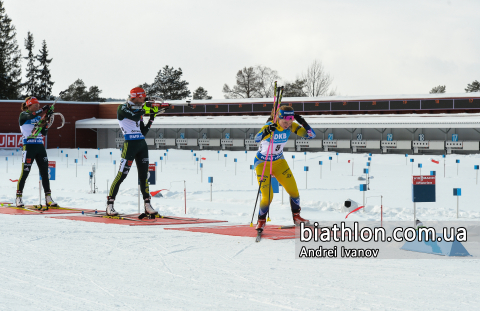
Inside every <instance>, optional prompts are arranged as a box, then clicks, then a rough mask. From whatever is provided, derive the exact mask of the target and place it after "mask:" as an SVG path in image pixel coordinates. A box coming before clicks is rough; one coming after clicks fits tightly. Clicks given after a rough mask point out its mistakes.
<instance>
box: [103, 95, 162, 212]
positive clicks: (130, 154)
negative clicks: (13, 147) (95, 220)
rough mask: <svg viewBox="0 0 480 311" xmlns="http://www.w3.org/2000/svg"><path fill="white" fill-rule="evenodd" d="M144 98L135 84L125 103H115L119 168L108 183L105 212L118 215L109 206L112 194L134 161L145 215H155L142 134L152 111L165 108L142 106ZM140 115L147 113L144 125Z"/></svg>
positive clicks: (145, 133)
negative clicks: (120, 147)
mask: <svg viewBox="0 0 480 311" xmlns="http://www.w3.org/2000/svg"><path fill="white" fill-rule="evenodd" d="M145 101H146V94H145V90H144V89H142V88H140V87H136V88H133V89H132V90H131V91H130V95H129V97H128V100H127V102H126V103H124V104H122V105H120V106H118V109H117V119H118V123H119V125H120V129H121V130H122V133H123V136H124V137H125V142H124V143H123V151H122V159H121V160H120V168H119V170H118V173H117V176H116V177H115V179H114V181H113V183H112V186H111V187H110V192H109V194H108V197H107V209H106V213H107V215H109V216H116V215H118V212H116V211H115V209H114V207H113V204H114V201H115V197H116V196H117V193H118V190H119V188H120V184H121V183H122V182H123V180H124V179H125V178H126V177H127V175H128V173H129V172H130V169H131V167H132V163H133V161H134V160H135V162H136V164H137V171H138V179H139V180H140V190H141V192H142V195H143V201H144V206H145V214H147V215H156V214H158V212H157V211H156V210H154V209H153V207H152V205H151V202H150V193H149V189H148V179H147V177H148V163H149V160H148V147H147V143H146V142H145V136H146V135H147V133H148V131H149V130H150V127H151V126H152V123H153V120H154V119H155V116H156V114H157V113H162V112H164V111H165V110H164V109H160V110H159V109H158V108H157V107H154V108H149V107H147V106H146V105H145ZM149 112H151V113H149ZM144 114H148V115H149V116H150V118H149V120H148V122H147V124H146V125H145V124H144V122H143V115H144Z"/></svg>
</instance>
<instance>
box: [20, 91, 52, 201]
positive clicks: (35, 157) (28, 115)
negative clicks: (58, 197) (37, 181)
mask: <svg viewBox="0 0 480 311" xmlns="http://www.w3.org/2000/svg"><path fill="white" fill-rule="evenodd" d="M21 110H22V112H21V113H20V117H19V119H18V122H19V125H20V130H21V132H22V135H23V148H22V173H21V175H20V178H19V179H18V183H17V198H16V201H15V203H16V206H17V207H24V206H25V205H24V203H23V198H22V196H23V188H24V187H25V181H26V180H27V177H28V174H30V171H31V170H32V164H33V161H36V162H37V166H38V169H39V171H40V176H41V177H42V185H43V190H44V192H45V205H46V206H47V208H48V207H57V206H58V204H57V203H55V202H54V201H53V199H52V192H51V190H50V180H49V178H48V157H47V151H46V150H45V146H44V145H43V138H44V137H46V136H47V132H48V128H49V127H50V126H51V124H50V119H49V118H48V116H47V118H46V115H47V112H48V111H49V110H50V105H45V106H43V107H42V108H40V103H39V101H38V100H37V99H36V98H35V97H27V98H26V99H25V102H23V103H22V108H21ZM51 110H52V112H53V107H52V109H51ZM39 122H46V123H44V125H43V126H42V127H41V130H40V129H39V128H38V124H39ZM36 130H37V131H38V130H40V132H39V133H38V134H37V135H33V132H34V131H36ZM33 136H35V137H33Z"/></svg>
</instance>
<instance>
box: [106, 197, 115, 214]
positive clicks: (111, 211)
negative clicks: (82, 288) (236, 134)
mask: <svg viewBox="0 0 480 311" xmlns="http://www.w3.org/2000/svg"><path fill="white" fill-rule="evenodd" d="M114 201H115V199H112V197H107V210H106V211H105V212H106V214H107V216H117V215H118V212H116V211H115V209H114V208H113V202H114Z"/></svg>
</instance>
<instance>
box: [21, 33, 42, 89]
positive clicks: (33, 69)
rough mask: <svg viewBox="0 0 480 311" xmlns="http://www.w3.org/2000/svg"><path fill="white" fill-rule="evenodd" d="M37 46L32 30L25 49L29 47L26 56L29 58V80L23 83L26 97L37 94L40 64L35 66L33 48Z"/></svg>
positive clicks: (28, 35)
mask: <svg viewBox="0 0 480 311" xmlns="http://www.w3.org/2000/svg"><path fill="white" fill-rule="evenodd" d="M34 47H35V44H34V41H33V35H32V34H31V33H30V31H29V32H28V34H27V38H26V39H25V49H27V52H28V55H27V57H24V59H26V60H27V75H26V77H27V82H25V83H23V87H24V92H25V97H27V96H37V91H38V88H39V85H38V66H35V61H36V57H35V55H33V48H34Z"/></svg>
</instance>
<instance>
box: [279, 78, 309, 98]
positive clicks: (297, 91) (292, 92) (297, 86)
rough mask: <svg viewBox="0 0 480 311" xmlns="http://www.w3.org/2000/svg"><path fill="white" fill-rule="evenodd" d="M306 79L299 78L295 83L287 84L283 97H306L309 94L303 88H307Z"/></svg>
mask: <svg viewBox="0 0 480 311" xmlns="http://www.w3.org/2000/svg"><path fill="white" fill-rule="evenodd" d="M306 83H307V81H306V80H302V79H297V80H295V82H293V83H287V84H285V90H284V91H283V97H306V96H307V94H306V93H305V91H304V90H303V89H304V88H305V84H306Z"/></svg>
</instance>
